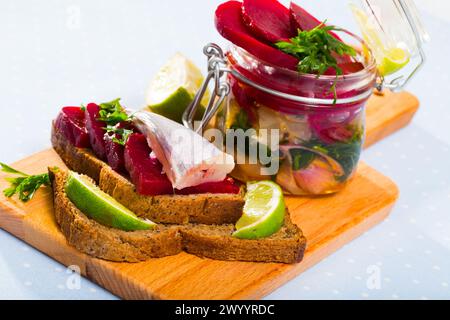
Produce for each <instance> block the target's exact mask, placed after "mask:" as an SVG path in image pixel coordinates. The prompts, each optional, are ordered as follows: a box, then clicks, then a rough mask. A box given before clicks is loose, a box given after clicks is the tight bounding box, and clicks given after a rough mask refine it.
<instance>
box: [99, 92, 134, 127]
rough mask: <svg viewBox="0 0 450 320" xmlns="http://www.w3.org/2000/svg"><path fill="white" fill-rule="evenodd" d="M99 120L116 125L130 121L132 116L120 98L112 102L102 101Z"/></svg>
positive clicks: (109, 124)
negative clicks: (126, 110)
mask: <svg viewBox="0 0 450 320" xmlns="http://www.w3.org/2000/svg"><path fill="white" fill-rule="evenodd" d="M99 106H100V112H99V116H100V117H99V118H98V120H100V121H104V122H106V124H107V125H108V126H115V125H116V124H118V123H119V122H123V121H128V120H130V117H129V116H128V114H127V113H126V112H125V108H124V107H122V105H121V104H120V98H117V99H115V100H112V101H110V102H105V103H101V104H100V105H99Z"/></svg>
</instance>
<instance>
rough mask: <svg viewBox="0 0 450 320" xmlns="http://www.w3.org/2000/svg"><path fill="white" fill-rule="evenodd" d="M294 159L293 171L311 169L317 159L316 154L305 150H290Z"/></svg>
mask: <svg viewBox="0 0 450 320" xmlns="http://www.w3.org/2000/svg"><path fill="white" fill-rule="evenodd" d="M289 152H290V154H291V157H292V170H293V171H299V170H303V169H306V168H308V167H309V165H310V164H311V163H312V162H313V161H314V159H315V158H316V154H315V153H314V152H311V151H308V150H303V149H291V150H289Z"/></svg>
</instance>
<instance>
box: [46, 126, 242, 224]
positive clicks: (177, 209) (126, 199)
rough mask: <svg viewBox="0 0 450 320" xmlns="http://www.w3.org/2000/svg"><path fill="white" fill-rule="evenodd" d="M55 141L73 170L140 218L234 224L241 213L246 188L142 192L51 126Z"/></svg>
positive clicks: (61, 154) (65, 161) (60, 153)
mask: <svg viewBox="0 0 450 320" xmlns="http://www.w3.org/2000/svg"><path fill="white" fill-rule="evenodd" d="M51 140H52V145H53V148H54V149H55V151H56V152H57V153H58V154H59V156H60V157H61V159H62V160H63V161H64V163H65V164H66V165H67V166H68V167H69V168H70V169H72V170H73V171H76V172H78V173H81V174H85V175H87V176H89V177H91V178H92V179H94V180H95V181H96V182H97V183H98V184H99V187H100V189H102V190H103V191H104V192H106V193H108V194H109V195H111V196H112V197H114V198H115V199H116V200H117V201H119V202H120V203H122V204H123V205H124V206H125V207H127V208H129V209H130V210H131V211H133V212H134V213H135V214H136V215H138V216H139V217H141V218H145V219H150V220H152V221H154V222H157V223H170V224H188V223H201V224H208V225H212V224H228V223H229V224H234V223H236V221H237V220H239V218H240V217H241V215H242V209H243V206H244V190H243V189H242V190H241V193H240V194H237V195H236V194H196V195H162V196H143V195H140V194H138V193H137V192H136V188H135V186H134V184H133V183H132V182H131V181H130V180H129V179H127V178H125V177H124V176H122V175H120V174H119V173H117V172H115V171H114V170H112V168H111V167H110V166H109V165H107V164H106V163H105V162H103V161H101V160H99V159H97V158H96V157H95V155H93V153H92V152H91V151H90V150H88V149H80V148H76V147H74V146H73V145H72V144H70V143H69V142H68V141H67V140H66V139H65V137H64V136H63V135H62V134H60V133H59V132H58V131H57V130H56V128H55V126H52V138H51Z"/></svg>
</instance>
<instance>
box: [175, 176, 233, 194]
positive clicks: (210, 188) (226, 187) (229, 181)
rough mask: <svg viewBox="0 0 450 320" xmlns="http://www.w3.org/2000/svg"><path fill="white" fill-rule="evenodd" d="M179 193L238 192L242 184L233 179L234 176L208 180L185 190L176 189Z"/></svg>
mask: <svg viewBox="0 0 450 320" xmlns="http://www.w3.org/2000/svg"><path fill="white" fill-rule="evenodd" d="M175 192H176V193H177V194H182V195H183V194H184V195H188V194H202V193H216V194H217V193H228V194H238V193H239V192H240V186H239V185H238V184H237V183H236V182H235V181H234V180H233V178H226V179H225V180H224V181H221V182H208V183H203V184H201V185H199V186H195V187H189V188H185V189H183V190H176V191H175Z"/></svg>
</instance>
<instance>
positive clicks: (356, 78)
mask: <svg viewBox="0 0 450 320" xmlns="http://www.w3.org/2000/svg"><path fill="white" fill-rule="evenodd" d="M352 37H353V38H355V39H358V42H359V48H363V47H364V43H363V42H362V41H361V40H359V38H356V37H355V36H353V35H352ZM226 58H227V61H228V68H229V69H231V70H232V72H230V73H229V74H228V82H229V85H230V87H231V92H230V94H229V95H228V98H227V100H226V102H225V103H224V105H223V106H222V109H221V110H220V111H219V112H218V114H217V118H216V127H217V128H219V129H220V130H221V131H222V132H224V133H227V137H229V135H228V132H229V131H230V130H234V131H236V130H239V129H242V130H243V131H244V132H247V131H248V130H249V129H250V130H251V129H254V130H253V134H250V135H247V136H246V139H248V140H250V141H251V142H253V145H256V146H257V149H254V150H258V152H261V151H260V150H262V149H265V150H268V152H267V154H268V155H269V156H271V159H272V160H271V161H278V164H277V165H276V166H275V167H276V168H277V170H276V171H272V170H268V165H267V163H262V162H261V161H259V160H258V161H257V162H256V163H255V162H254V161H253V162H252V161H251V160H250V158H251V155H249V152H250V151H251V150H250V149H249V141H248V140H247V144H246V148H245V149H242V148H235V150H234V152H236V154H235V158H236V159H237V161H236V169H235V170H234V172H233V173H232V175H233V176H234V177H235V178H237V179H239V180H241V181H250V180H267V179H272V180H274V181H276V182H277V183H278V184H279V185H281V186H282V187H283V189H284V190H285V191H287V192H288V193H291V194H295V195H324V194H331V193H335V192H337V191H339V190H341V189H342V188H343V187H344V186H345V185H346V183H347V182H348V181H349V180H350V179H351V178H352V177H353V175H354V173H355V170H356V168H357V164H358V161H359V158H360V154H361V150H362V145H363V142H364V128H365V105H366V102H367V100H368V99H369V97H370V96H371V94H372V92H373V89H374V86H375V82H376V78H377V69H376V63H375V61H374V59H373V57H372V55H371V53H370V50H368V49H367V48H365V49H364V50H361V51H360V52H359V54H358V56H357V60H358V62H359V63H361V64H362V67H361V69H362V70H360V71H357V72H355V73H351V70H347V72H348V73H349V74H346V75H342V76H336V75H323V76H320V77H317V76H316V75H310V74H300V73H298V72H295V71H292V70H288V69H284V68H279V67H276V66H273V65H270V64H268V63H266V62H264V61H262V60H260V59H258V58H256V57H255V56H253V55H251V54H250V53H248V52H247V51H245V50H244V49H242V48H239V47H236V46H234V45H232V46H231V47H230V49H229V51H228V53H227V54H226ZM360 66H361V65H360ZM348 68H352V66H348ZM262 129H266V130H262ZM263 131H264V134H262V132H263ZM274 132H275V134H274ZM274 137H275V138H274ZM274 139H277V140H278V141H273V140H274ZM227 152H229V150H227ZM258 154H260V153H258ZM243 159H244V160H245V161H243ZM270 168H271V169H273V168H274V167H273V163H272V164H271V165H270Z"/></svg>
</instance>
